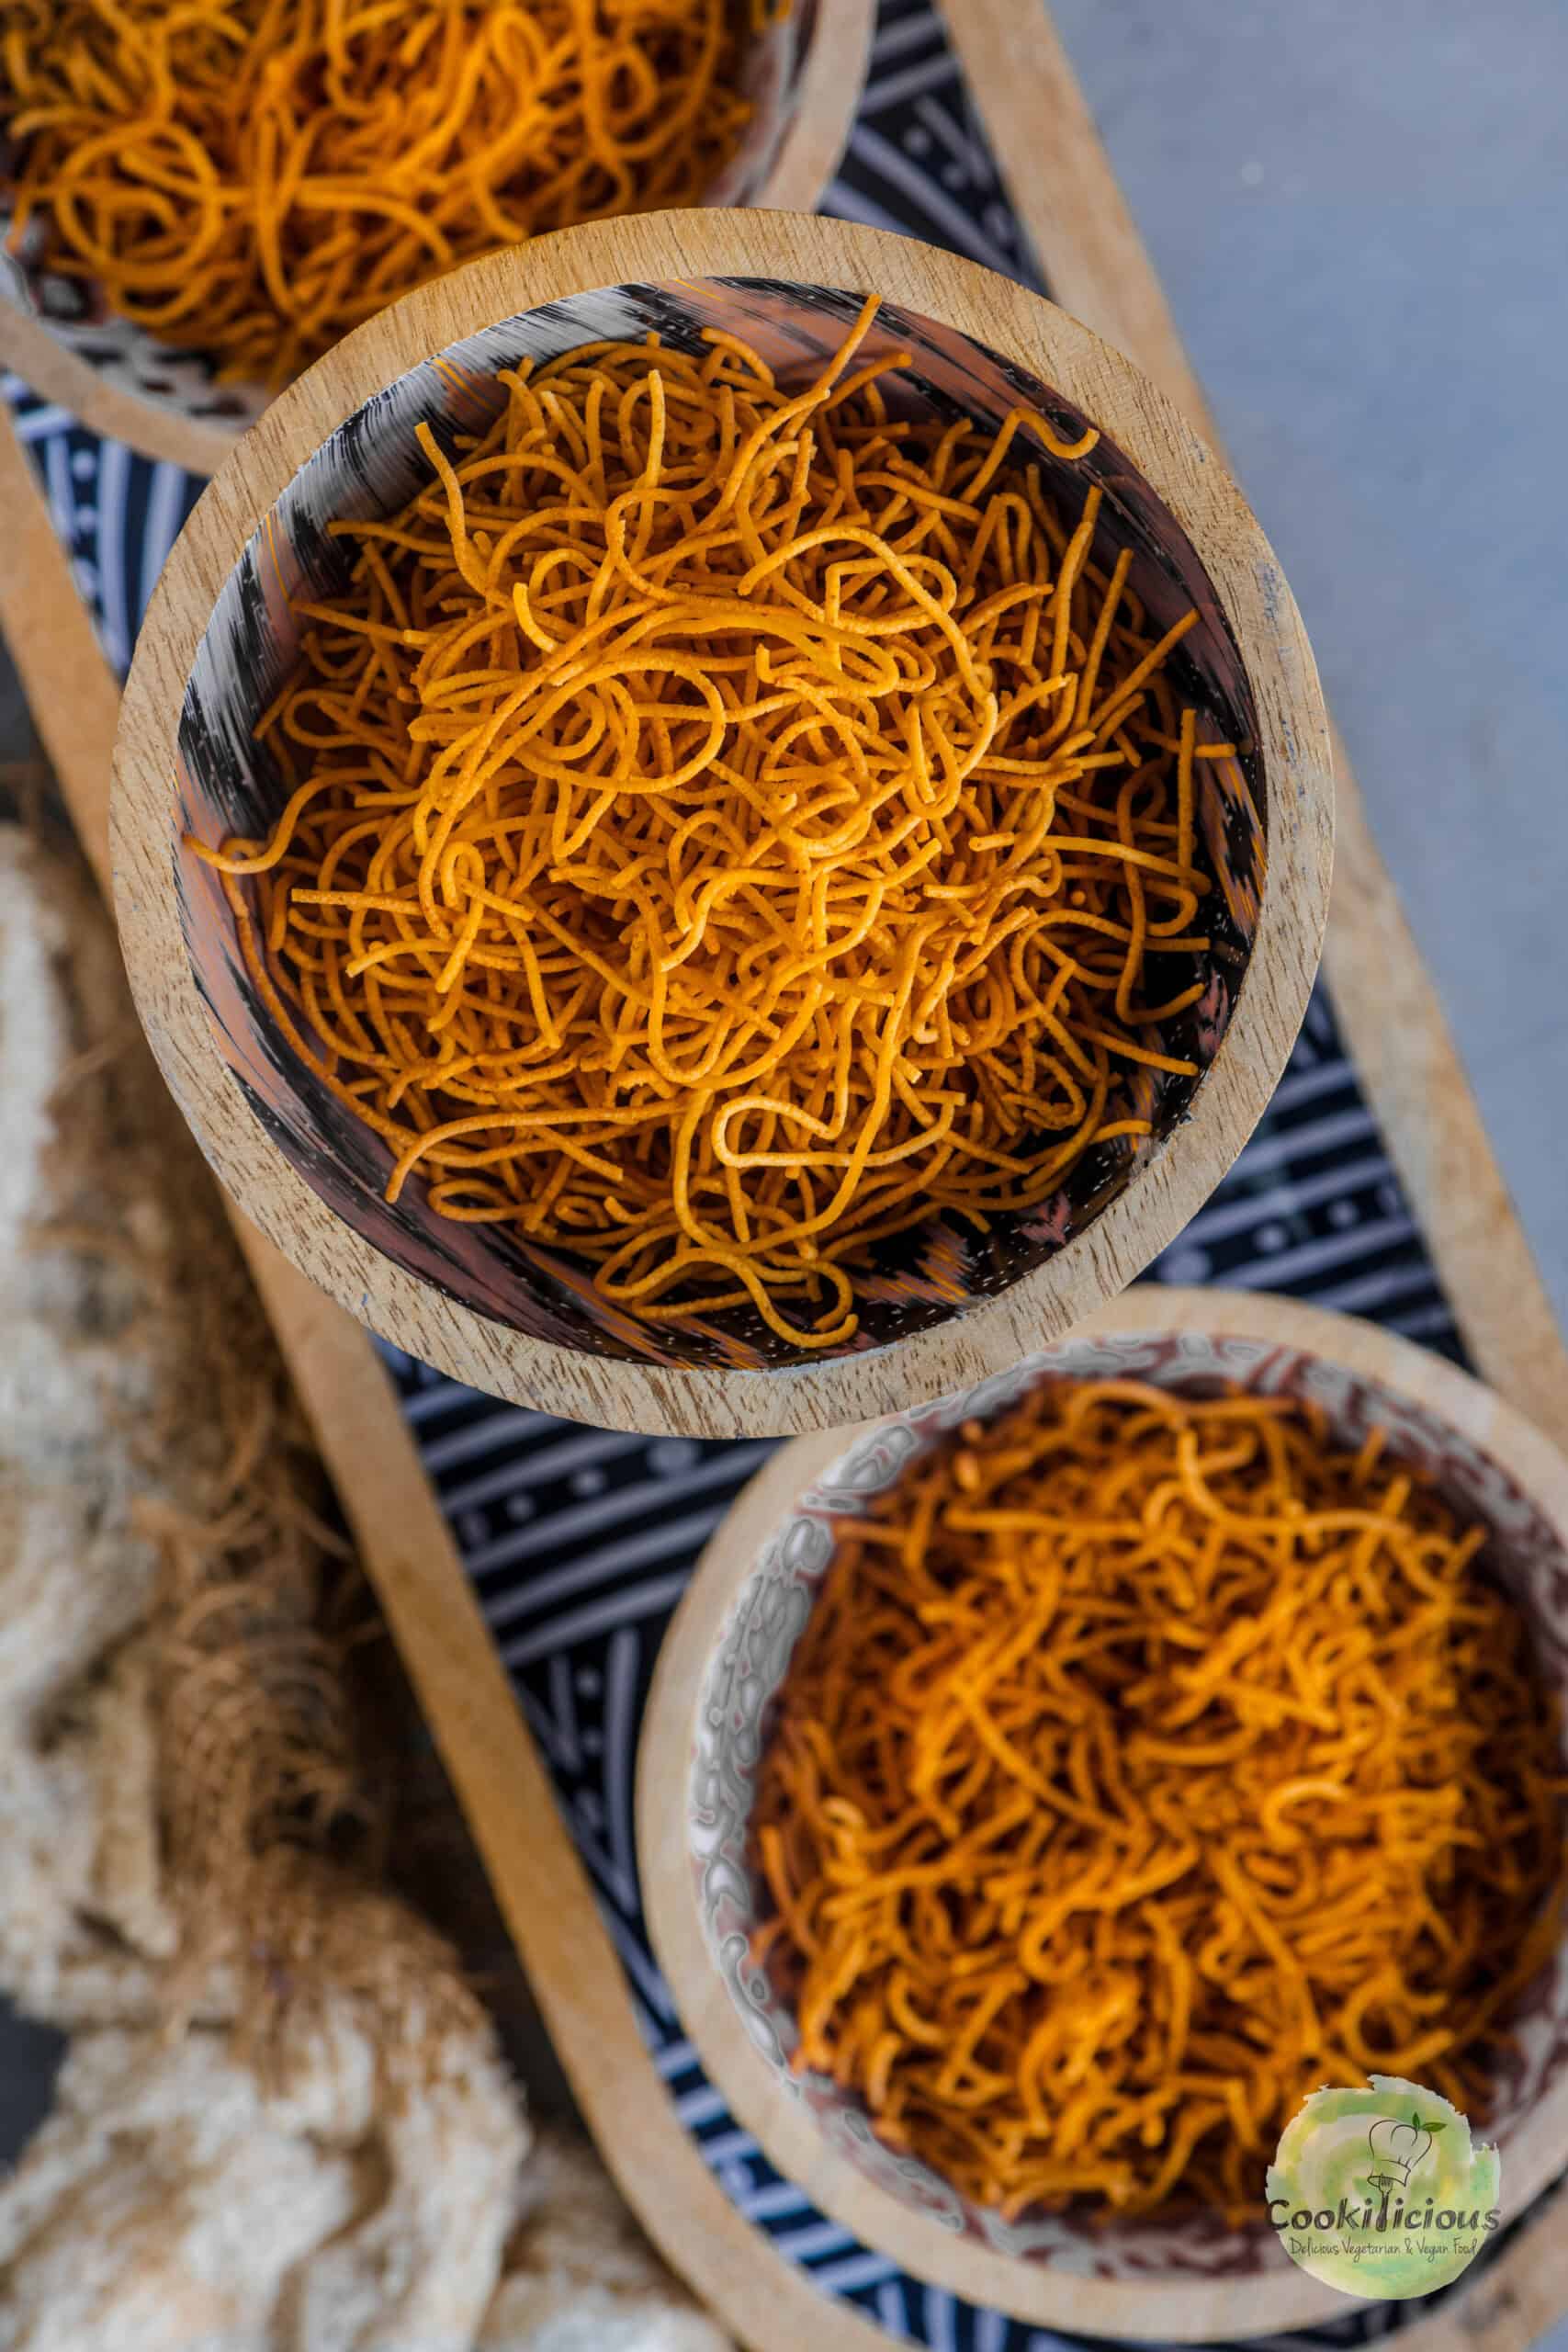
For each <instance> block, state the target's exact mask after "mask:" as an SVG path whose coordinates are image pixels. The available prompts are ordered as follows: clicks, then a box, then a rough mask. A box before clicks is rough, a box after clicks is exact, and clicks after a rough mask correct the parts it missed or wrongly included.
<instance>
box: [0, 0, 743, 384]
mask: <svg viewBox="0 0 1568 2352" xmlns="http://www.w3.org/2000/svg"><path fill="white" fill-rule="evenodd" d="M768 13H769V11H768V8H767V6H766V5H765V0H752V8H751V16H750V21H751V22H753V23H760V22H761V19H762V17H765V16H766V15H767V14H768ZM747 21H748V19H747V17H746V16H745V14H744V11H743V0H741V5H739V6H738V5H733V4H732V0H0V62H3V65H4V75H3V81H4V86H5V88H6V92H7V94H8V95H7V97H6V101H5V103H4V119H0V134H3V135H4V137H5V139H6V141H8V143H9V145H10V147H11V149H12V156H13V160H12V165H11V168H10V170H9V172H8V174H6V175H4V176H5V178H6V181H7V183H8V186H9V190H10V195H11V200H12V203H13V206H14V237H15V239H16V240H17V241H18V242H19V241H20V240H21V238H22V237H23V235H24V232H26V230H27V227H28V221H29V220H31V219H32V218H33V216H34V215H35V214H37V215H39V216H40V217H41V220H42V221H43V223H44V224H45V227H46V232H47V259H48V262H49V265H50V266H51V267H52V268H54V269H56V270H57V271H59V272H60V273H62V275H65V276H70V277H77V278H85V279H87V280H89V281H92V282H93V283H94V284H96V286H98V287H99V288H101V289H102V291H103V293H104V295H105V297H106V299H107V301H108V303H109V305H110V306H111V308H112V309H114V310H115V311H119V312H121V313H122V314H123V315H124V316H126V317H128V318H130V319H132V320H134V321H135V322H136V323H137V324H138V325H140V326H141V327H143V328H145V329H146V330H147V331H148V333H150V334H152V335H155V336H156V337H158V338H159V339H160V340H161V341H164V342H165V343H169V344H172V345H177V346H181V347H184V348H186V349H194V350H198V351H202V352H207V353H209V354H211V355H212V356H213V357H214V359H215V360H216V362H217V363H218V369H219V374H220V379H226V380H229V381H244V382H252V383H257V384H261V385H263V386H265V387H266V388H267V389H269V390H276V388H277V387H278V386H279V385H281V384H284V383H287V382H288V381H289V380H290V379H292V378H293V377H294V376H296V375H298V374H299V371H300V369H301V368H304V367H306V366H308V365H309V363H310V361H311V360H312V359H314V358H316V357H318V356H320V354H321V352H323V351H325V350H326V349H327V348H328V346H329V345H331V344H333V343H335V342H336V341H337V340H338V338H339V337H340V336H341V335H343V334H346V333H347V332H348V330H349V329H350V328H351V327H354V326H356V325H358V324H359V322H360V321H361V320H364V319H367V318H370V317H372V316H373V315H374V314H375V313H376V312H377V311H379V310H382V309H384V308H385V306H386V305H387V304H388V303H389V302H391V301H393V300H396V299H397V297H398V296H399V295H400V294H406V293H407V292H408V291H409V289H410V288H412V287H415V286H419V285H422V284H423V283H424V281H425V280H426V279H428V278H432V277H439V276H440V275H441V274H442V272H443V271H445V270H448V269H451V268H453V267H454V266H456V265H457V263H459V262H465V261H471V260H473V259H474V258H475V257H476V256H477V255H479V254H487V253H493V252H497V251H500V250H501V249H502V247H505V246H508V245H514V244H519V243H522V242H523V241H524V240H525V238H528V237H531V236H534V235H536V234H537V233H538V232H540V231H541V230H547V229H559V228H565V227H568V226H570V224H571V223H573V222H575V221H579V220H598V219H602V218H604V216H606V215H610V214H619V213H626V212H647V211H651V210H655V209H659V208H660V207H661V206H665V205H685V204H693V203H696V202H698V201H700V200H701V198H703V196H704V195H705V192H706V190H707V189H708V187H710V186H711V185H712V183H713V181H714V179H715V178H716V175H717V174H718V173H719V172H720V171H721V170H722V169H723V168H724V166H725V165H726V164H728V162H729V161H730V160H731V158H732V156H733V155H734V154H735V153H736V150H737V148H738V147H739V142H740V139H741V135H742V133H743V131H744V130H745V127H746V124H747V122H748V120H749V119H750V105H749V103H748V102H747V100H745V99H744V98H743V97H742V96H741V95H740V93H739V71H740V62H741V51H742V44H743V40H744V38H745V26H746V23H747Z"/></svg>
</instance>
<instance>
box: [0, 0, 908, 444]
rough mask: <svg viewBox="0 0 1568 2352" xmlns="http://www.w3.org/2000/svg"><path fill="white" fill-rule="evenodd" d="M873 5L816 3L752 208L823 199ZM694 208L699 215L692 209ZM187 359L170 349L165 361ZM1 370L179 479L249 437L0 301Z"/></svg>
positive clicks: (792, 206) (861, 75)
mask: <svg viewBox="0 0 1568 2352" xmlns="http://www.w3.org/2000/svg"><path fill="white" fill-rule="evenodd" d="M875 23H876V0H820V5H819V6H818V13H817V17H816V21H815V22H814V24H813V26H812V28H811V38H810V46H809V47H808V49H807V51H806V54H805V59H804V62H803V63H802V66H801V70H800V77H799V87H798V92H797V95H796V98H795V110H794V113H793V114H792V116H791V118H790V119H789V122H788V124H787V125H786V127H785V130H784V135H783V137H782V138H781V140H780V141H779V145H778V149H777V152H776V153H775V154H774V156H773V161H772V163H771V164H769V166H768V169H767V171H766V173H765V174H764V175H763V177H762V178H761V181H760V182H759V184H758V187H757V192H756V195H755V197H754V198H751V199H750V201H752V202H755V203H756V204H758V205H760V206H762V207H765V208H769V209H777V210H788V211H795V210H798V211H802V212H809V211H811V210H813V209H815V207H816V206H817V205H818V204H819V203H820V202H821V200H822V198H823V197H824V196H825V195H826V194H827V191H828V188H829V185H830V183H831V181H832V178H833V175H834V173H835V172H836V171H837V170H838V168H839V163H840V158H841V156H842V155H843V152H844V149H845V147H846V146H847V145H848V143H849V136H850V130H851V128H852V124H853V122H854V118H855V111H856V109H857V107H859V105H860V99H861V92H862V90H863V87H864V85H865V77H866V73H867V69H868V67H869V64H870V61H871V41H872V35H873V32H874V29H875ZM699 209H700V208H699ZM183 356H185V355H183V354H182V353H180V352H178V351H175V350H174V349H171V351H170V353H169V358H170V361H171V363H175V362H177V361H179V360H180V359H181V358H182V357H183ZM0 368H9V369H10V370H11V371H12V372H13V373H14V374H16V375H17V376H19V377H20V378H21V379H22V381H23V382H24V383H25V384H27V385H28V386H29V387H30V389H31V390H33V391H35V392H37V393H38V394H39V397H40V398H41V399H43V400H46V401H57V402H58V403H59V405H60V406H61V407H62V408H63V409H67V410H69V412H70V413H71V414H72V415H73V417H75V418H76V419H77V420H78V422H79V423H80V424H85V425H86V426H87V428H88V429H89V431H91V432H94V433H101V434H102V435H104V437H105V439H106V440H110V441H123V442H125V443H126V445H127V446H128V447H130V448H131V449H134V450H135V451H136V453H137V455H138V456H139V457H142V458H153V459H155V460H162V461H163V462H164V463H166V464H169V465H175V466H179V467H181V468H183V469H184V470H185V471H186V473H191V474H201V475H211V474H215V473H216V472H217V471H218V469H219V468H220V466H221V465H222V464H223V462H224V460H225V458H227V457H228V456H229V454H230V452H231V450H232V449H233V448H234V447H235V445H236V443H237V442H238V441H239V440H240V438H241V437H242V435H243V434H244V433H245V431H246V430H247V429H248V425H247V420H246V419H245V418H243V417H236V418H233V419H227V418H223V417H220V416H197V415H190V414H186V413H183V412H182V411H181V410H180V409H178V408H177V407H176V406H175V405H174V403H173V402H172V401H159V400H156V399H153V398H152V397H150V396H149V395H148V394H146V393H144V392H139V391H136V390H132V389H131V388H130V387H129V386H128V385H125V384H122V383H118V382H116V381H115V380H114V379H112V378H110V377H108V376H107V375H106V374H105V373H104V372H103V371H102V369H100V368H96V367H95V366H94V365H93V362H92V361H91V360H90V359H88V358H86V357H85V356H84V355H83V354H82V353H81V352H79V351H76V350H73V348H72V346H71V345H70V344H68V343H67V342H65V341H64V340H63V338H62V336H61V335H60V334H58V333H57V332H56V331H55V329H54V327H53V326H52V325H51V323H50V322H49V321H48V320H46V319H41V318H39V316H38V315H37V314H36V312H34V311H28V310H24V309H23V308H22V306H21V304H20V303H18V302H16V301H13V300H9V299H8V298H7V297H6V295H5V294H4V293H0Z"/></svg>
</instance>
